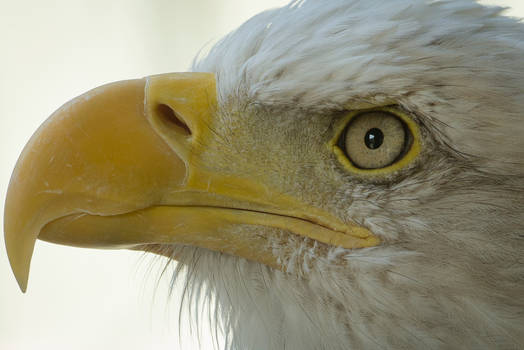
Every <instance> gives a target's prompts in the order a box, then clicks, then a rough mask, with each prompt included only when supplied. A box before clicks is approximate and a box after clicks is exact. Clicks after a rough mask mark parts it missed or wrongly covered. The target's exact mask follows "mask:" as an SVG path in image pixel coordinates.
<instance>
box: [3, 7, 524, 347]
mask: <svg viewBox="0 0 524 350" xmlns="http://www.w3.org/2000/svg"><path fill="white" fill-rule="evenodd" d="M500 11H501V9H500V8H487V7H483V6H481V5H479V4H477V3H476V2H474V1H470V0H455V1H429V0H427V1H426V0H424V1H415V0H392V1H363V0H345V1H342V0H333V1H329V2H325V1H315V0H305V1H293V2H291V3H290V4H289V5H287V6H285V7H282V8H278V9H274V10H269V11H266V12H263V13H261V14H259V15H257V16H255V17H253V18H251V19H250V20H249V21H247V22H246V23H244V24H243V25H242V26H241V27H239V28H238V29H237V30H236V31H234V32H232V33H231V34H229V35H228V36H226V37H225V38H224V39H222V40H221V41H220V42H218V43H217V44H216V45H215V46H214V47H213V48H212V49H211V50H210V51H209V52H208V53H207V54H206V55H204V56H203V57H200V58H198V59H197V60H196V61H195V64H194V65H193V68H192V72H187V73H169V74H161V75H155V76H150V77H146V78H143V79H136V80H129V81H123V82H117V83H112V84H109V85H105V86H102V87H99V88H96V89H94V90H91V91H89V92H87V93H85V94H84V95H81V96H79V97H77V98H75V99H74V100H72V101H70V102H68V103H66V104H65V105H64V106H62V107H61V108H60V109H58V110H57V111H56V112H55V113H54V114H53V115H52V116H51V117H50V118H49V119H48V120H47V121H46V122H45V123H44V124H43V125H42V126H41V127H40V129H38V131H37V132H36V133H35V134H34V136H33V137H32V139H31V140H30V141H29V143H28V145H27V146H26V148H25V149H24V151H23V153H22V154H21V156H20V159H19V161H18V163H17V166H16V168H15V170H14V172H13V175H12V179H11V183H10V187H9V191H8V195H7V201H6V206H5V241H6V245H7V249H8V254H9V259H10V262H11V265H12V267H13V271H14V273H15V275H16V277H17V279H18V282H19V284H20V286H21V288H22V289H23V290H25V288H26V286H27V278H28V273H29V264H30V260H31V255H32V252H33V248H34V244H35V241H36V239H37V238H38V239H42V240H47V241H50V242H55V243H60V244H67V245H74V246H81V247H94V248H114V249H121V248H126V249H135V250H143V251H147V252H152V253H155V254H158V255H163V256H166V257H167V258H168V259H169V261H173V260H176V261H177V262H178V264H177V265H176V269H175V273H174V277H173V281H174V282H173V283H175V282H177V283H182V284H183V285H184V287H185V288H184V289H183V290H184V293H185V295H184V296H183V297H182V300H185V301H186V302H187V303H188V304H190V305H200V303H201V302H202V300H204V303H207V304H208V305H210V306H211V310H213V311H212V314H211V317H212V318H213V320H214V322H215V325H216V326H217V327H219V328H220V329H221V330H222V331H223V333H224V335H225V339H224V347H225V348H230V349H284V348H286V349H348V348H350V349H375V348H376V349H440V348H442V349H449V348H457V349H459V348H460V349H494V348H497V349H514V348H519V347H522V346H524V333H523V332H522V329H524V259H523V258H522V256H523V252H524V213H523V208H524V138H523V137H522V135H524V114H523V111H524V73H523V72H524V59H523V57H524V40H523V38H524V26H523V24H522V23H521V22H519V21H518V20H515V19H512V18H508V17H504V16H501V15H500Z"/></svg>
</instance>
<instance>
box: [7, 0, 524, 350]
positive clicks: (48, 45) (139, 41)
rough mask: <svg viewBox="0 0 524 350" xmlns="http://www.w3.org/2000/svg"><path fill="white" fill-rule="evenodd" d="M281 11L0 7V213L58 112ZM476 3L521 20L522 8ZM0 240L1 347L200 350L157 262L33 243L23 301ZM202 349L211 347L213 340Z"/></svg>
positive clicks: (53, 2) (522, 4)
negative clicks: (33, 139)
mask: <svg viewBox="0 0 524 350" xmlns="http://www.w3.org/2000/svg"><path fill="white" fill-rule="evenodd" d="M384 1H386V0H384ZM286 2H287V1H286V0H265V1H263V0H256V1H255V0H250V1H246V0H221V1H215V0H191V1H186V0H149V1H148V0H127V1H126V0H113V1H107V0H46V1H39V0H27V1H18V2H16V1H13V0H0V77H1V78H0V142H1V144H0V203H1V204H0V205H1V207H0V212H1V213H3V201H4V198H5V193H6V190H7V184H8V181H9V177H10V175H11V171H12V169H13V167H14V165H15V162H16V160H17V157H18V155H19V154H20V152H21V151H22V148H23V146H24V145H25V143H26V142H27V141H28V139H29V137H30V136H31V134H32V133H33V132H34V131H35V130H36V128H37V127H38V126H39V125H40V124H41V123H42V122H43V121H44V119H45V118H46V117H47V116H49V115H50V114H51V113H52V112H53V111H54V110H56V109H57V108H58V107H59V106H60V105H61V104H63V103H64V102H66V101H68V100H69V99H71V98H73V97H75V96H77V95H79V94H81V93H83V92H85V91H87V90H89V89H91V88H93V87H96V86H99V85H102V84H104V83H107V82H111V81H116V80H122V79H130V78H138V77H143V76H146V75H150V74H156V73H164V72H173V71H184V70H186V69H187V68H188V67H189V65H190V63H191V60H192V58H193V56H194V55H195V54H196V53H197V52H198V50H199V49H201V48H202V47H203V46H205V45H206V44H209V43H210V42H212V41H215V40H217V39H219V38H220V37H221V36H223V35H224V34H226V33H227V32H229V31H230V30H232V29H234V28H236V27H237V26H238V25H240V24H241V23H242V22H244V21H245V20H246V19H248V18H249V17H250V16H252V15H254V14H256V13H258V12H260V11H261V10H264V9H266V8H270V7H274V6H279V5H283V4H285V3H286ZM483 2H484V3H490V4H503V5H506V6H510V7H511V9H510V10H509V12H508V13H509V14H511V15H515V16H521V17H524V1H522V0H505V1H504V0H486V1H483ZM0 221H1V219H0ZM0 237H1V238H0V246H1V247H0V349H6V350H11V349H13V350H16V349H24V350H25V349H75V350H82V349H129V350H131V349H171V350H172V349H178V348H182V349H190V348H194V347H195V346H196V344H194V343H191V342H190V340H189V336H188V334H187V333H188V332H187V331H186V332H182V334H181V339H179V333H178V326H179V325H178V314H177V313H176V307H174V306H168V305H167V304H168V302H167V297H166V291H167V283H160V285H159V286H158V289H157V290H156V293H155V286H156V282H157V279H158V277H157V276H158V272H159V271H160V269H161V268H162V265H161V264H160V263H158V262H157V263H156V264H155V263H153V264H152V263H151V259H150V258H144V259H141V258H140V257H141V254H140V253H137V252H128V251H100V250H87V249H76V248H69V247H61V246H55V245H52V244H48V243H45V242H41V241H38V242H37V245H36V247H35V253H34V256H33V262H32V268H31V274H30V279H29V287H28V293H27V294H25V295H24V294H22V293H21V292H20V291H19V289H18V286H17V284H16V281H15V279H14V277H13V275H12V273H11V271H10V268H9V264H8V261H7V256H6V253H5V249H4V248H3V246H4V242H3V235H0ZM174 302H176V300H175V301H174ZM170 310H171V311H170ZM182 322H184V320H182ZM201 341H202V347H203V348H211V340H210V337H207V336H205V335H204V336H202V338H201Z"/></svg>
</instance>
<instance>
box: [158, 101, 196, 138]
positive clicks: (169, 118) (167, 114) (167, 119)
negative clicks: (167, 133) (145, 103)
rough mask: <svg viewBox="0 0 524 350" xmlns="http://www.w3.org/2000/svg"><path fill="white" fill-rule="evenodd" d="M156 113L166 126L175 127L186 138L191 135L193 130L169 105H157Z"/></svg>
mask: <svg viewBox="0 0 524 350" xmlns="http://www.w3.org/2000/svg"><path fill="white" fill-rule="evenodd" d="M156 112H157V115H158V116H159V117H160V118H161V119H162V121H163V122H164V123H165V124H167V125H171V126H174V127H175V128H176V129H177V130H178V131H179V132H181V133H183V134H185V135H186V136H190V135H191V129H189V127H188V126H187V124H186V123H185V122H184V120H183V119H182V118H180V117H179V116H178V115H177V114H176V113H175V111H174V110H173V109H172V108H171V107H169V106H168V105H166V104H163V103H162V104H159V105H157V106H156Z"/></svg>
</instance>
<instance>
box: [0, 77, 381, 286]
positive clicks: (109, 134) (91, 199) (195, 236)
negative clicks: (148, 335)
mask: <svg viewBox="0 0 524 350" xmlns="http://www.w3.org/2000/svg"><path fill="white" fill-rule="evenodd" d="M217 108H218V107H217V97H216V82H215V76H214V74H211V73H172V74H164V75H157V76H151V77H147V78H144V79H137V80H129V81H122V82H116V83H112V84H108V85H105V86H101V87H99V88H96V89H94V90H91V91H89V92H87V93H85V94H83V95H81V96H79V97H77V98H75V99H73V100H72V101H70V102H68V103H66V104H65V105H64V106H62V107H61V108H60V109H59V110H57V111H56V112H55V113H54V114H53V115H52V116H51V117H50V118H49V119H48V120H47V121H46V122H45V123H44V124H43V125H42V126H41V127H40V128H39V129H38V131H37V132H36V133H35V134H34V135H33V137H32V138H31V140H30V141H29V142H28V144H27V145H26V147H25V149H24V151H23V152H22V154H21V156H20V158H19V160H18V163H17V165H16V168H15V170H14V172H13V175H12V177H11V182H10V184H9V189H8V193H7V199H6V204H5V220H4V231H5V242H6V246H7V252H8V256H9V261H10V263H11V267H12V269H13V272H14V274H15V276H16V279H17V281H18V283H19V285H20V288H21V289H22V290H23V291H25V290H26V288H27V280H28V275H29V266H30V261H31V256H32V253H33V249H34V245H35V241H36V239H37V238H39V239H42V240H45V241H49V242H54V243H59V244H66V245H73V246H79V247H93V248H112V249H119V248H127V249H140V250H154V249H151V247H155V246H158V245H165V244H185V245H192V246H198V247H203V248H208V249H212V250H216V251H221V252H224V253H228V254H233V255H237V256H240V257H244V258H246V259H251V260H255V261H258V262H261V263H263V264H266V265H269V266H272V267H275V268H280V267H281V266H280V264H279V262H278V260H277V258H276V257H275V256H274V255H273V253H272V250H271V247H270V246H269V245H268V244H267V242H266V241H267V238H266V237H264V236H263V235H244V234H238V233H235V232H237V231H235V230H232V229H231V228H232V227H234V226H235V225H237V226H238V225H240V224H248V225H261V226H270V227H276V228H281V229H285V230H287V231H291V232H293V233H295V234H297V235H302V236H306V237H310V238H312V239H314V240H318V241H321V242H324V243H327V244H331V245H337V246H342V247H345V248H358V247H369V246H373V245H376V244H378V239H377V238H376V237H375V236H373V235H372V234H371V233H370V232H369V231H368V230H367V229H365V228H363V227H360V226H357V225H355V224H348V223H343V222H341V221H340V220H339V219H337V218H336V217H334V216H332V215H330V214H329V213H326V212H325V211H322V210H320V209H318V208H314V207H312V206H310V205H308V204H307V203H301V202H300V201H298V200H297V199H295V198H293V197H292V196H286V195H282V194H280V193H279V194H278V195H276V194H275V193H273V192H272V188H271V185H270V184H264V183H257V182H256V181H254V180H251V179H250V178H249V176H248V175H247V174H246V175H245V176H242V175H231V174H226V173H225V172H224V173H217V172H216V171H210V170H207V169H209V167H206V165H205V164H204V162H203V161H202V159H201V157H200V156H201V154H202V153H203V152H204V151H205V150H206V145H207V144H209V142H208V140H209V139H211V138H213V137H216V136H215V134H214V133H213V132H212V130H213V125H214V123H216V122H217V120H216V118H214V116H215V113H216V111H217Z"/></svg>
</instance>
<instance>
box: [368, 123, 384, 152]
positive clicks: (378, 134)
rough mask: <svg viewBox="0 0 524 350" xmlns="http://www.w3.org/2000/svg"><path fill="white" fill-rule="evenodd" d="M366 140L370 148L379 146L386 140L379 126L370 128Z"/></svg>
mask: <svg viewBox="0 0 524 350" xmlns="http://www.w3.org/2000/svg"><path fill="white" fill-rule="evenodd" d="M364 142H365V143H366V146H367V148H369V149H376V148H379V147H380V145H382V142H384V134H383V133H382V130H380V129H378V128H373V129H369V130H368V132H367V133H366V136H364Z"/></svg>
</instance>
